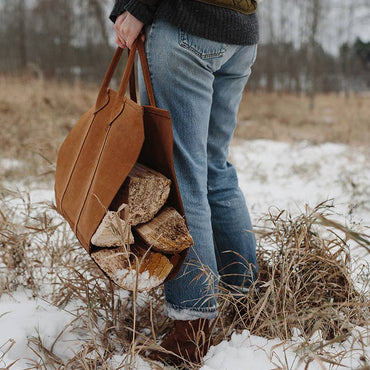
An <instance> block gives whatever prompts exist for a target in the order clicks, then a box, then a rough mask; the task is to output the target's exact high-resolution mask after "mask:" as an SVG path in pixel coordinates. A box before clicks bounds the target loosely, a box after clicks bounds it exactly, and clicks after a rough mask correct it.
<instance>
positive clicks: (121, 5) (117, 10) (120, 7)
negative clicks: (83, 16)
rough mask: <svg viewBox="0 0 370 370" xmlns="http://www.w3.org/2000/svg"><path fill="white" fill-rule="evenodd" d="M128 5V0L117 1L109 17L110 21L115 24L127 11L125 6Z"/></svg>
mask: <svg viewBox="0 0 370 370" xmlns="http://www.w3.org/2000/svg"><path fill="white" fill-rule="evenodd" d="M126 4H127V0H116V3H115V4H114V7H113V9H112V11H111V13H110V15H109V19H110V20H111V21H112V22H113V23H115V22H116V19H117V18H118V17H119V16H120V15H121V14H122V13H123V12H124V11H125V10H126V9H125V5H126Z"/></svg>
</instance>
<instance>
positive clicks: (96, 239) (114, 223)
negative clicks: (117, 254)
mask: <svg viewBox="0 0 370 370" xmlns="http://www.w3.org/2000/svg"><path fill="white" fill-rule="evenodd" d="M134 242H135V241H134V236H133V235H132V232H131V226H130V224H129V223H128V222H126V221H124V220H121V219H120V217H119V214H118V212H114V211H108V212H107V213H106V215H105V216H104V218H103V220H102V222H101V223H100V225H99V227H98V228H97V229H96V231H95V234H94V235H93V236H92V238H91V243H92V244H94V245H95V246H97V247H116V246H125V245H127V244H133V243H134Z"/></svg>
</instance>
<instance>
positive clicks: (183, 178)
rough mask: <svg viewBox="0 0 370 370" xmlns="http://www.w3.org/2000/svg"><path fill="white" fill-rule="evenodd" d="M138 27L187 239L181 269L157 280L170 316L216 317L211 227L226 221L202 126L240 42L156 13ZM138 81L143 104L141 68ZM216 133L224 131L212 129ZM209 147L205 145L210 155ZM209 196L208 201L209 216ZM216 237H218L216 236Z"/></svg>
mask: <svg viewBox="0 0 370 370" xmlns="http://www.w3.org/2000/svg"><path fill="white" fill-rule="evenodd" d="M146 31H147V32H146V42H145V48H146V54H147V59H148V64H149V69H150V74H151V80H152V84H153V89H154V95H155V98H156V103H157V106H158V107H159V108H163V109H167V110H169V111H170V114H171V119H172V124H173V134H174V162H175V170H176V175H177V179H178V183H179V188H180V192H181V196H182V200H183V204H184V208H185V214H186V217H187V221H188V225H189V229H190V233H191V235H192V237H193V239H194V246H193V247H192V248H191V249H190V251H189V253H188V256H187V258H186V260H185V263H184V265H183V266H182V269H181V271H180V272H179V274H178V275H177V276H176V277H175V278H174V279H173V280H171V281H169V282H167V283H166V284H165V295H166V312H167V315H168V316H169V317H171V318H173V319H177V320H192V319H197V318H213V317H215V316H217V291H218V269H217V260H216V254H215V248H214V242H213V230H212V226H213V227H214V229H215V230H216V233H217V234H216V235H221V236H222V235H224V234H225V232H226V226H225V225H224V226H222V223H221V222H220V220H219V219H220V217H221V215H220V214H219V212H218V211H217V209H218V208H217V207H219V205H220V204H221V203H222V202H221V203H220V201H222V200H223V198H222V197H221V198H222V199H221V198H219V196H218V194H219V191H217V189H218V187H217V186H215V182H217V183H218V181H219V179H218V177H219V176H217V174H221V172H219V171H216V172H217V174H215V175H213V174H212V167H213V163H216V162H217V161H214V160H213V158H212V160H211V161H210V162H209V161H208V160H207V156H209V152H210V149H211V148H209V146H208V136H209V135H211V136H210V137H212V136H213V137H214V138H216V137H218V134H217V131H218V130H216V131H214V130H215V128H216V126H215V128H211V127H210V123H211V124H212V125H214V123H213V121H214V119H212V117H211V115H212V114H214V113H212V112H215V109H214V106H213V104H212V99H213V98H214V97H213V90H214V88H215V87H217V83H216V79H215V76H216V74H215V73H216V71H218V70H221V67H222V65H224V64H225V63H226V62H227V61H228V60H230V59H231V58H232V56H233V55H234V54H235V53H236V52H237V50H239V49H241V47H239V46H235V45H225V44H222V43H218V42H214V41H209V40H206V39H203V38H199V37H195V36H192V35H189V34H187V33H186V32H183V31H182V30H179V29H177V28H176V27H174V26H172V25H170V24H169V23H167V22H165V21H162V20H156V21H155V22H154V23H153V25H152V26H151V27H149V28H147V30H146ZM216 78H217V76H216ZM214 83H216V85H214ZM139 84H140V91H141V101H142V103H143V104H147V98H146V94H145V87H144V84H143V80H142V75H141V74H140V79H139ZM226 88H227V87H226ZM241 89H242V88H241ZM238 95H240V94H238ZM228 98H230V97H228ZM211 108H212V109H211ZM228 121H229V122H228ZM225 125H226V126H227V127H226V131H227V136H230V137H231V135H232V131H233V130H234V118H229V119H228V120H226V122H225ZM213 131H214V133H212V132H213ZM230 131H231V132H230ZM219 140H224V138H222V137H221V136H219ZM212 153H213V152H212V150H211V155H212V156H213V154H212ZM215 158H216V157H215ZM217 158H218V156H217ZM217 163H218V162H217ZM216 167H217V166H216ZM210 169H211V171H210ZM222 173H225V172H222ZM222 176H224V175H222ZM231 177H232V176H231ZM231 177H230V179H231ZM210 180H211V181H210ZM212 189H215V190H212ZM224 190H225V191H226V189H224ZM208 193H209V194H210V198H209V194H208ZM232 199H234V196H233V198H232ZM209 201H210V202H209ZM227 201H229V200H227ZM230 201H231V200H230ZM210 203H211V206H212V207H213V208H214V210H213V211H212V216H211V207H210ZM242 211H243V210H240V211H239V213H242ZM243 225H244V223H243ZM215 226H216V228H215ZM219 229H223V230H224V232H220V231H218V230H219ZM240 235H241V233H240V232H239V237H240ZM221 236H219V237H218V240H220V241H222V240H223V238H224V237H221ZM221 244H222V245H224V242H222V243H221ZM235 244H237V243H235ZM224 248H225V247H224ZM239 249H240V248H239Z"/></svg>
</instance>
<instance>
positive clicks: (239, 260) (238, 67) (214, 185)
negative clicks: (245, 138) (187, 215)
mask: <svg viewBox="0 0 370 370" xmlns="http://www.w3.org/2000/svg"><path fill="white" fill-rule="evenodd" d="M256 53H257V45H250V46H244V47H241V48H240V49H239V50H238V51H237V52H236V53H235V54H234V55H233V56H232V57H231V58H230V59H229V60H228V61H227V62H225V63H224V64H223V65H222V66H221V68H220V69H219V70H217V71H216V72H215V74H214V75H215V80H214V82H213V96H212V108H211V116H210V123H209V132H208V148H207V158H208V200H209V204H210V207H211V213H212V218H211V220H212V228H213V235H214V240H215V247H216V256H217V262H218V268H219V273H220V275H221V280H222V282H223V283H226V284H227V286H228V288H232V287H238V290H240V287H242V288H246V289H247V288H248V287H249V286H250V284H251V282H252V281H253V280H255V278H256V274H257V260H256V239H255V236H254V234H253V232H251V231H252V223H251V219H250V216H249V212H248V208H247V206H246V203H245V199H244V196H243V193H242V191H241V190H240V188H239V186H238V178H237V174H236V170H235V168H234V167H233V166H232V164H230V163H229V162H228V161H227V159H228V150H229V143H230V141H231V138H232V135H233V133H234V129H235V126H236V116H237V111H238V107H239V103H240V100H241V97H242V93H243V90H244V87H245V85H246V83H247V81H248V78H249V75H250V73H251V66H252V64H253V63H254V61H255V58H256Z"/></svg>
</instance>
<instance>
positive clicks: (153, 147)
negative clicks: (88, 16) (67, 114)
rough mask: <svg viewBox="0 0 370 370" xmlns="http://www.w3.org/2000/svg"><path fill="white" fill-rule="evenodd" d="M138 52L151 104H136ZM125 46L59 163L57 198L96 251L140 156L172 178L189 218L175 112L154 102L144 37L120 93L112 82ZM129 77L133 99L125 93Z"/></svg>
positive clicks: (179, 258) (173, 198)
mask: <svg viewBox="0 0 370 370" xmlns="http://www.w3.org/2000/svg"><path fill="white" fill-rule="evenodd" d="M136 50H138V52H139V56H140V61H141V65H142V70H143V75H144V79H145V85H146V90H147V94H148V98H149V102H150V105H148V106H140V105H138V104H137V103H136V94H135V88H134V87H133V86H134V84H133V82H134V81H135V78H134V68H133V67H134V61H135V54H136ZM122 52H123V49H121V48H117V50H116V52H115V54H114V56H113V59H112V61H111V63H110V66H109V68H108V71H107V73H106V75H105V78H104V80H103V83H102V85H101V88H100V91H99V94H98V97H97V100H96V103H95V105H94V106H93V107H91V108H90V109H89V110H88V111H87V112H86V113H84V114H83V115H82V117H81V118H80V119H79V121H78V122H77V124H76V125H75V126H74V127H73V128H72V130H71V132H70V133H69V135H68V136H67V137H66V139H65V141H64V142H63V143H62V145H61V147H60V149H59V153H58V158H57V165H56V174H55V199H56V207H57V210H58V212H59V213H60V214H61V215H62V216H63V217H64V218H65V219H66V220H67V221H68V223H69V225H70V226H71V228H72V230H73V231H74V233H75V234H76V236H77V238H78V240H79V241H80V242H81V244H82V246H83V247H84V248H85V249H86V250H87V252H88V253H91V249H92V245H91V243H90V240H91V237H92V235H93V234H94V233H95V231H96V229H97V227H98V226H99V224H100V222H101V221H102V219H103V217H104V215H105V209H108V208H109V206H110V204H111V202H112V201H113V199H114V197H115V195H116V194H117V192H118V190H119V189H120V187H121V185H122V184H123V182H124V181H125V179H126V177H127V175H128V174H129V172H130V171H131V169H132V168H133V166H134V165H135V163H136V161H138V160H139V161H140V163H142V164H144V165H146V166H148V167H150V168H152V169H154V170H156V171H158V172H160V173H162V174H163V175H165V176H166V177H168V178H169V179H170V180H172V188H171V192H170V197H169V200H168V204H169V205H171V206H172V207H174V208H175V209H176V210H177V211H178V212H179V213H180V214H181V215H182V216H184V217H185V214H184V209H183V205H182V202H181V197H180V192H179V188H178V185H177V180H176V175H175V170H174V165H173V135H172V124H171V119H170V114H169V112H168V111H166V110H163V109H159V108H157V107H156V105H155V99H154V94H153V88H152V84H151V81H150V75H149V68H148V64H147V60H146V56H145V50H144V45H143V42H142V41H141V40H140V39H139V38H138V39H137V40H136V41H135V43H134V45H133V46H132V48H131V51H130V53H129V57H128V61H127V65H126V68H125V71H124V75H123V78H122V81H121V84H120V87H119V91H118V92H116V91H114V90H112V89H110V88H109V84H110V81H111V79H112V76H113V73H114V71H115V69H116V67H117V64H118V62H119V60H120V58H121V56H122ZM129 81H130V82H131V86H130V92H131V98H129V97H127V96H125V92H126V90H127V87H128V84H129ZM186 253H187V250H185V251H183V252H181V253H180V254H175V255H173V256H171V263H172V264H173V265H174V267H173V269H172V271H171V273H170V275H169V276H168V278H167V280H168V279H170V278H172V277H174V276H175V275H176V273H177V272H178V271H179V269H180V267H181V264H182V262H183V261H184V258H185V256H186Z"/></svg>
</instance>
